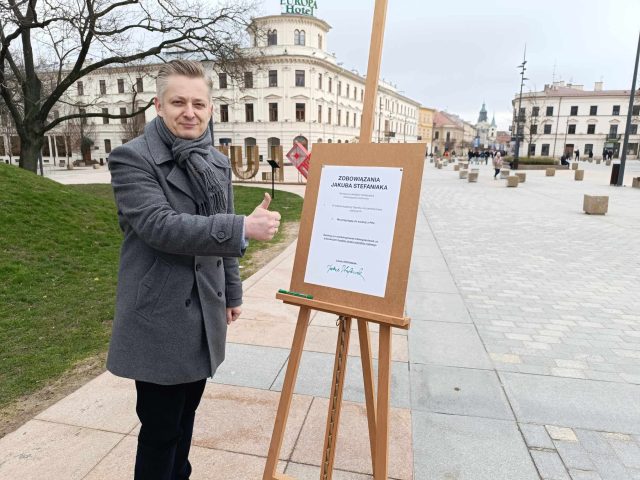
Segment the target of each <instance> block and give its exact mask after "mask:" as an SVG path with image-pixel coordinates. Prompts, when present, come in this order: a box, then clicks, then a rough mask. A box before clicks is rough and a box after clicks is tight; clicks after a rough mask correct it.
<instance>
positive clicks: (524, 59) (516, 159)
mask: <svg viewBox="0 0 640 480" xmlns="http://www.w3.org/2000/svg"><path fill="white" fill-rule="evenodd" d="M526 64H527V46H526V45H525V46H524V55H523V56H522V63H521V64H520V65H518V68H521V69H522V70H521V71H520V77H521V80H520V97H519V99H518V111H517V112H516V152H515V155H514V156H513V165H511V168H513V169H514V170H517V169H518V162H519V161H520V108H521V107H522V87H524V81H525V80H529V79H528V78H525V77H524V72H525V71H526V70H527V68H526V67H525V65H526ZM523 131H524V128H523Z"/></svg>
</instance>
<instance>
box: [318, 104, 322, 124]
mask: <svg viewBox="0 0 640 480" xmlns="http://www.w3.org/2000/svg"><path fill="white" fill-rule="evenodd" d="M318 123H322V105H318Z"/></svg>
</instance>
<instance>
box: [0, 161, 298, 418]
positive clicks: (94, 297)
mask: <svg viewBox="0 0 640 480" xmlns="http://www.w3.org/2000/svg"><path fill="white" fill-rule="evenodd" d="M0 186H1V188H0V278H1V279H2V282H0V408H1V407H4V406H6V405H8V404H10V403H11V402H13V401H15V400H16V399H18V398H19V397H21V396H23V395H28V394H29V393H32V392H34V391H36V390H39V389H40V388H42V387H43V386H45V385H47V384H49V383H51V382H52V381H54V380H55V379H57V378H59V377H60V376H61V375H62V374H63V373H64V372H65V371H67V370H69V369H70V368H71V367H73V365H74V364H76V363H78V362H80V361H82V360H84V359H86V358H89V357H91V356H94V355H97V354H100V353H102V352H104V351H105V350H106V347H107V344H108V341H109V335H110V332H111V320H112V316H113V308H114V302H115V289H116V279H117V269H118V255H119V250H120V242H121V238H122V236H121V232H120V229H119V227H118V223H117V216H116V208H115V204H114V201H113V196H112V193H111V186H110V185H74V186H71V185H69V186H66V185H60V184H58V183H56V182H53V181H51V180H48V179H43V178H41V177H38V176H36V175H33V174H32V173H30V172H26V171H24V170H20V169H18V168H15V167H11V166H5V165H0ZM234 191H235V197H236V211H237V213H239V214H248V213H251V211H252V210H253V209H254V208H255V206H256V205H258V204H259V203H260V201H261V200H262V197H263V192H264V191H267V190H266V189H259V188H251V187H235V188H234ZM276 199H277V200H275V201H274V202H272V209H274V210H278V211H280V212H281V213H282V218H283V221H284V222H297V221H298V220H299V217H300V212H301V209H302V199H301V198H300V197H298V196H297V195H293V194H289V193H286V192H277V194H276ZM281 230H283V229H281ZM282 239H283V236H282V233H279V234H278V236H277V237H276V239H275V240H274V242H271V243H268V244H266V243H258V242H252V243H251V245H250V247H249V249H248V252H247V255H246V256H245V258H243V259H242V260H241V265H243V266H244V267H245V268H243V269H242V272H243V274H244V275H247V273H244V272H250V271H251V269H250V268H249V266H251V263H252V256H253V255H254V254H256V253H257V252H259V250H261V249H264V248H268V247H269V246H273V244H274V243H277V242H278V240H282Z"/></svg>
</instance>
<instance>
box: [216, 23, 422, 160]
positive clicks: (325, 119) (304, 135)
mask: <svg viewBox="0 0 640 480" xmlns="http://www.w3.org/2000/svg"><path fill="white" fill-rule="evenodd" d="M330 28H331V27H330V26H329V25H328V24H327V23H326V22H325V21H323V20H320V19H317V18H315V17H311V16H303V15H273V16H268V17H262V18H257V19H255V21H254V29H255V30H256V31H260V32H261V33H263V35H258V36H256V35H254V34H252V33H251V31H252V29H250V30H249V31H250V35H251V42H252V44H253V45H254V47H252V48H251V49H250V52H249V53H250V54H251V56H253V57H257V58H261V61H260V67H259V69H258V70H257V71H254V72H247V73H246V74H245V75H246V76H247V78H246V79H245V82H244V85H242V87H243V88H240V86H239V85H232V84H231V80H230V78H228V76H227V75H225V74H224V73H219V74H217V75H216V78H214V90H215V94H214V95H215V97H214V101H215V107H214V108H215V136H216V143H229V144H232V145H256V144H257V145H258V146H259V149H260V153H261V154H262V155H263V156H264V157H265V158H266V155H267V152H268V150H267V147H268V146H270V145H283V146H284V149H285V153H286V151H287V150H288V149H289V148H290V147H291V146H292V145H293V142H294V141H296V140H297V141H301V143H306V144H307V145H308V146H309V147H311V146H312V145H313V144H314V143H321V142H329V143H331V142H333V143H349V142H357V141H358V140H359V134H360V125H361V120H362V111H363V100H364V86H365V82H366V79H365V78H364V77H362V76H360V75H359V74H358V73H357V72H355V71H350V70H348V69H346V68H343V67H342V64H341V63H340V62H338V61H337V59H336V57H335V56H334V55H333V54H331V53H329V51H328V47H327V44H328V40H327V34H328V32H329V30H330ZM265 34H266V35H265ZM419 107H420V104H419V102H416V101H414V100H411V99H410V98H407V97H405V96H403V95H401V94H400V92H398V90H397V89H396V88H394V87H393V86H391V85H389V84H386V83H384V82H381V83H380V85H379V91H378V98H377V101H376V112H375V124H374V129H373V135H372V141H374V142H416V141H417V136H418V114H419Z"/></svg>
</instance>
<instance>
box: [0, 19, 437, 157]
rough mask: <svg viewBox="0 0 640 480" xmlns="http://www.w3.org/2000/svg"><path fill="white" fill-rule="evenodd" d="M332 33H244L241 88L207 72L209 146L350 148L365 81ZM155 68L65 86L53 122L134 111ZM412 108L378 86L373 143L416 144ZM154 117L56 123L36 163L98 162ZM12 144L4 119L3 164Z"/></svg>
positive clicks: (271, 26) (304, 27)
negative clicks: (342, 58)
mask: <svg viewBox="0 0 640 480" xmlns="http://www.w3.org/2000/svg"><path fill="white" fill-rule="evenodd" d="M329 30H330V26H329V25H328V24H327V23H326V22H325V21H323V20H321V19H318V18H315V17H313V16H309V15H297V14H283V15H273V16H267V17H261V18H257V19H255V20H254V24H253V25H251V26H250V27H249V29H248V32H249V35H250V41H251V43H250V45H252V46H251V47H247V49H246V50H245V52H244V53H245V55H247V56H249V57H250V58H252V59H253V63H252V64H251V65H252V67H251V71H247V72H244V75H243V76H242V78H241V80H239V81H238V80H234V79H233V78H232V77H231V76H230V75H227V74H226V73H225V72H217V71H214V68H213V65H211V64H209V65H206V66H207V68H208V69H209V71H210V72H211V77H212V79H213V83H214V91H213V104H214V115H213V118H214V141H215V143H216V144H218V145H222V144H224V145H238V146H255V145H257V146H258V147H259V153H260V155H261V156H262V157H263V158H264V159H266V158H268V155H269V148H268V147H269V146H272V145H282V146H283V147H284V150H285V152H286V151H287V150H289V148H291V146H293V143H294V142H295V141H298V142H300V143H302V144H304V145H306V146H307V148H312V146H313V144H314V143H322V142H327V143H351V142H357V141H358V140H359V135H360V126H361V123H362V111H363V105H364V86H365V82H366V79H365V78H364V77H363V76H361V75H360V74H358V72H356V71H355V70H348V69H346V68H343V66H342V63H341V62H338V60H337V58H336V57H335V55H334V54H332V53H330V52H329V49H328V38H327V37H328V33H329ZM258 32H259V33H258ZM158 68H159V65H144V66H142V67H141V66H136V67H122V68H103V69H99V70H97V71H95V72H93V73H92V74H90V75H88V76H86V77H84V78H83V79H82V80H81V81H79V82H77V84H76V85H75V86H74V87H72V88H70V89H69V91H68V95H67V98H65V99H64V103H61V107H60V108H59V109H57V110H55V111H54V112H53V114H52V115H53V117H55V116H56V115H65V114H67V113H68V111H69V109H72V110H76V109H77V111H85V112H87V113H95V112H99V113H107V114H122V113H128V114H130V113H132V112H135V111H137V110H139V109H140V108H142V107H143V106H146V105H147V104H148V103H149V102H150V101H152V99H153V97H154V96H155V76H156V73H157V71H158ZM68 105H71V107H69V106H68ZM419 108H420V103H419V102H417V101H415V100H412V99H410V98H408V97H406V96H404V95H402V94H401V93H400V92H399V91H398V90H397V88H396V87H395V86H393V85H391V84H388V83H386V82H380V84H379V89H378V96H377V98H376V109H375V115H374V128H373V133H372V139H371V140H372V141H373V142H387V143H401V142H416V141H417V140H418V136H419V133H418V116H419ZM155 115H156V114H155V109H154V108H149V109H148V110H146V111H145V112H143V113H141V114H139V115H137V116H135V117H133V118H130V119H122V120H121V119H104V118H87V119H84V120H83V121H82V122H80V121H78V122H77V124H76V123H74V122H69V123H70V124H69V125H66V124H61V125H60V126H59V127H57V128H56V129H55V130H53V131H51V132H49V133H48V134H47V138H46V142H45V147H44V148H43V152H42V153H43V161H44V163H45V164H57V163H58V161H59V160H61V159H66V160H67V161H69V160H80V159H83V158H84V159H85V160H92V161H98V162H105V161H106V160H107V158H108V156H109V153H110V152H111V150H112V149H113V148H115V147H117V146H118V145H121V144H123V143H125V142H126V141H128V140H130V139H131V138H134V137H135V136H137V135H139V134H140V133H142V129H143V127H144V124H145V123H146V122H148V121H150V120H152V119H153V118H154V117H155ZM17 138H18V137H17V136H16V135H15V132H14V131H13V129H11V126H10V125H9V124H8V121H7V119H6V118H5V116H0V139H1V140H2V142H0V161H7V162H8V161H9V158H10V156H12V157H16V156H18V155H19V141H18V140H17ZM82 139H84V140H82ZM425 141H426V140H425ZM81 144H82V146H81ZM10 154H13V155H10ZM13 161H15V158H13Z"/></svg>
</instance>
